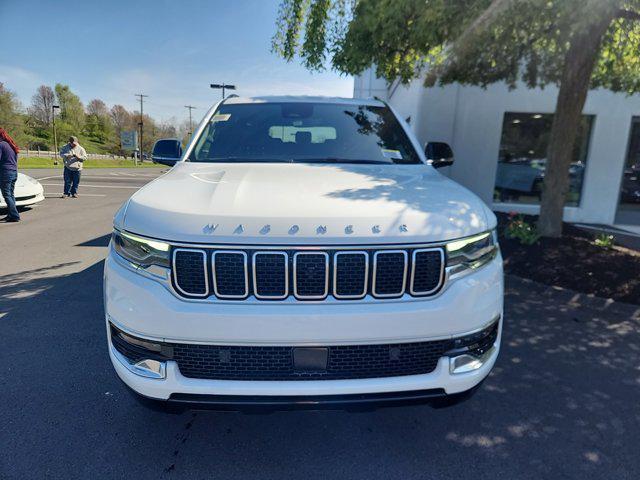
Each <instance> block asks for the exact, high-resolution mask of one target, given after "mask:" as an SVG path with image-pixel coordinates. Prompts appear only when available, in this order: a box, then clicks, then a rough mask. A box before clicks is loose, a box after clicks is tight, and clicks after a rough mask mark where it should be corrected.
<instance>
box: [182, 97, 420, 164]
mask: <svg viewBox="0 0 640 480" xmlns="http://www.w3.org/2000/svg"><path fill="white" fill-rule="evenodd" d="M189 160H190V161H192V162H301V163H304V162H313V163H324V162H326V163H341V162H345V163H381V164H420V163H422V162H421V160H420V157H419V156H418V154H417V152H416V151H415V149H414V147H413V144H412V143H411V141H410V139H409V137H408V136H407V134H406V133H405V131H404V129H403V128H402V126H401V125H400V122H398V120H397V119H396V117H395V115H394V114H393V112H392V111H391V110H390V109H389V108H387V107H382V106H370V105H345V104H333V103H309V102H299V103H298V102H282V103H276V102H273V103H247V104H224V103H223V104H222V105H221V106H220V107H219V108H218V110H217V111H216V112H215V114H214V115H213V116H212V117H211V119H210V122H209V123H208V125H207V126H206V128H205V130H204V131H203V133H202V134H201V135H200V137H199V138H198V140H197V141H196V144H195V147H194V149H193V150H192V152H191V154H190V156H189Z"/></svg>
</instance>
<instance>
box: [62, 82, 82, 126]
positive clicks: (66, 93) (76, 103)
mask: <svg viewBox="0 0 640 480" xmlns="http://www.w3.org/2000/svg"><path fill="white" fill-rule="evenodd" d="M55 91H56V97H57V99H58V104H59V105H60V118H61V119H62V120H63V121H64V122H65V123H66V124H67V125H66V126H68V127H69V129H70V130H72V131H73V132H75V133H73V134H74V135H78V134H79V133H80V131H81V130H82V127H83V126H84V120H85V118H84V106H83V105H82V102H81V101H80V97H78V96H77V95H76V94H75V93H73V92H72V91H71V89H70V88H69V86H68V85H62V84H60V83H57V84H56V86H55ZM61 128H63V129H64V126H61ZM64 130H65V131H66V130H67V129H64Z"/></svg>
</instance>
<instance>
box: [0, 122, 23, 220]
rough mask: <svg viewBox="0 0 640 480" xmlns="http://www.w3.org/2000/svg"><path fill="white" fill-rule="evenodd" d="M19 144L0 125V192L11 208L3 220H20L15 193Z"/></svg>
mask: <svg viewBox="0 0 640 480" xmlns="http://www.w3.org/2000/svg"><path fill="white" fill-rule="evenodd" d="M19 151H20V150H19V149H18V146H17V145H16V142H14V141H13V139H12V138H11V137H10V136H9V134H8V133H7V132H6V131H5V130H4V128H2V127H0V192H1V193H2V196H3V197H4V201H5V203H6V204H7V208H8V209H9V214H8V215H7V216H6V217H4V218H3V219H2V220H0V221H2V222H19V221H20V214H19V213H18V209H17V208H16V197H15V195H14V191H15V187H16V180H17V178H18V152H19Z"/></svg>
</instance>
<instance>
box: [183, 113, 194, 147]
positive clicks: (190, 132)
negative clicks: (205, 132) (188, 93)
mask: <svg viewBox="0 0 640 480" xmlns="http://www.w3.org/2000/svg"><path fill="white" fill-rule="evenodd" d="M184 108H188V109H189V140H191V136H192V135H193V127H192V126H191V110H193V109H194V108H196V107H194V106H192V105H185V106H184Z"/></svg>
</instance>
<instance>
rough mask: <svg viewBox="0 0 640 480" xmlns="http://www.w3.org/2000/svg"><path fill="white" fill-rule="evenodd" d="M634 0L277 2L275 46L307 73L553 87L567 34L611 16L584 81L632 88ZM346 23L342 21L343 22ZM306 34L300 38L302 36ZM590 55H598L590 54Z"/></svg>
mask: <svg viewBox="0 0 640 480" xmlns="http://www.w3.org/2000/svg"><path fill="white" fill-rule="evenodd" d="M638 11H640V0H457V1H455V2H452V1H450V0H367V1H359V2H353V1H352V2H349V1H346V0H283V1H282V3H281V6H280V16H279V19H278V23H277V28H278V30H277V32H276V34H275V35H274V38H273V50H274V51H275V52H276V53H278V54H279V55H281V56H282V57H284V58H285V59H287V60H292V59H293V58H294V57H295V55H296V54H300V56H301V57H302V60H303V63H304V64H305V65H306V66H307V67H309V68H311V69H316V70H317V69H321V68H322V67H323V66H324V65H325V64H326V61H325V59H326V58H327V56H329V57H330V61H331V65H332V67H333V68H335V69H336V70H338V71H340V72H343V73H347V74H353V75H355V74H359V73H361V72H362V71H363V70H365V69H366V68H368V67H370V66H371V65H375V66H376V68H377V74H378V75H379V76H382V77H384V78H386V79H387V80H388V81H392V80H394V79H396V78H400V79H401V80H402V81H403V82H408V81H410V80H411V79H412V78H414V77H416V76H421V75H423V72H425V68H426V67H429V68H428V73H427V74H426V75H425V83H426V84H427V85H433V84H434V83H436V82H437V83H441V84H446V83H452V82H460V83H463V84H474V85H481V86H486V85H488V84H490V83H493V82H497V81H505V82H507V84H508V85H509V86H511V87H515V86H516V85H517V82H518V81H523V82H525V83H526V84H527V85H528V86H530V87H534V86H545V85H547V84H549V83H555V84H557V83H559V82H560V78H561V73H562V67H563V65H564V58H565V55H566V53H567V50H568V48H569V46H570V43H571V39H572V38H573V36H574V35H575V34H576V33H577V32H580V31H584V30H585V29H587V28H588V27H589V26H590V25H591V24H593V23H594V22H596V21H598V20H599V19H600V18H603V17H607V16H609V17H612V18H615V20H614V21H612V22H611V25H610V27H609V29H608V30H607V33H606V35H605V37H604V39H603V43H602V46H601V49H600V52H599V56H598V59H599V60H598V63H597V65H596V68H595V71H594V72H593V75H592V78H591V83H592V85H591V86H592V87H605V88H609V89H611V90H614V91H625V92H629V93H631V92H636V91H640V56H639V55H638V51H639V50H640V15H638V13H637V12H638ZM345 24H346V27H345ZM301 38H304V42H302V43H301V42H300V40H301ZM595 53H596V54H598V52H595Z"/></svg>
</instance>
